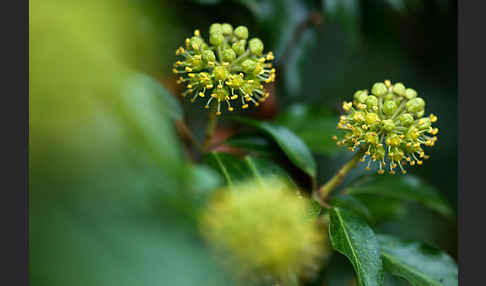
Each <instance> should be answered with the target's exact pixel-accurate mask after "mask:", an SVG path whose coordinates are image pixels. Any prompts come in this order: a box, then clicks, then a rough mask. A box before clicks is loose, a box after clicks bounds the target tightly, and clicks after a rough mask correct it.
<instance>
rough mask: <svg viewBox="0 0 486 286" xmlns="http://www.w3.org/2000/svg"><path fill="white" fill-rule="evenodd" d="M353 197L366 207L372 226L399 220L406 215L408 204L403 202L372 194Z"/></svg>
mask: <svg viewBox="0 0 486 286" xmlns="http://www.w3.org/2000/svg"><path fill="white" fill-rule="evenodd" d="M353 197H354V198H356V199H357V200H359V201H360V202H361V203H362V204H364V205H365V206H366V208H367V209H368V211H369V214H370V216H371V218H372V220H371V221H372V224H374V225H377V224H381V223H384V222H387V221H390V220H393V219H398V218H401V217H403V216H404V215H406V214H407V213H408V211H407V203H408V202H407V201H404V200H400V199H395V198H391V197H383V196H380V195H372V194H356V195H353Z"/></svg>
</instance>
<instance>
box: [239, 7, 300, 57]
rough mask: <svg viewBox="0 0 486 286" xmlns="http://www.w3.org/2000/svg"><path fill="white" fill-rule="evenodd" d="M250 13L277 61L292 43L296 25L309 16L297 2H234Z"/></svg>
mask: <svg viewBox="0 0 486 286" xmlns="http://www.w3.org/2000/svg"><path fill="white" fill-rule="evenodd" d="M235 1H237V2H240V3H241V4H242V5H245V6H246V7H248V9H250V11H252V13H253V14H254V15H255V18H256V19H257V20H258V22H259V24H260V26H261V27H262V28H263V30H264V32H265V34H266V36H267V37H266V38H265V43H269V44H268V45H269V46H270V48H272V49H273V50H274V52H275V56H276V57H277V60H279V56H281V55H282V53H283V51H284V50H285V49H286V47H287V46H288V45H289V43H290V41H292V37H293V35H294V32H295V30H296V28H297V27H298V25H299V24H300V23H301V22H303V21H305V19H306V18H307V17H308V15H309V9H308V7H307V6H306V5H305V4H304V3H303V1H298V0H272V1H270V0H235Z"/></svg>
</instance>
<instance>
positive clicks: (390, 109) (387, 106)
mask: <svg viewBox="0 0 486 286" xmlns="http://www.w3.org/2000/svg"><path fill="white" fill-rule="evenodd" d="M395 110H397V104H396V103H395V101H393V100H387V101H385V103H384V104H383V113H385V114H386V115H392V114H393V113H394V112H395Z"/></svg>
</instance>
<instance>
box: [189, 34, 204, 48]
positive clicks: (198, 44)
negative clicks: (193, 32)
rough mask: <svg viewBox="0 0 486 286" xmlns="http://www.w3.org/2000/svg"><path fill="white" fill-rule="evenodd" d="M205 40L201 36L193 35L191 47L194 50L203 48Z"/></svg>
mask: <svg viewBox="0 0 486 286" xmlns="http://www.w3.org/2000/svg"><path fill="white" fill-rule="evenodd" d="M203 44H204V41H203V39H201V38H199V37H192V38H191V40H190V47H191V48H192V49H194V50H201V49H202V47H203Z"/></svg>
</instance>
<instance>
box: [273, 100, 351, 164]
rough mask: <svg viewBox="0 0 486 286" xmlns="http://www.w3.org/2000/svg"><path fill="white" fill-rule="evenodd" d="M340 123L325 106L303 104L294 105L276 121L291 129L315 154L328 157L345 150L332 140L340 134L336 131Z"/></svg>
mask: <svg viewBox="0 0 486 286" xmlns="http://www.w3.org/2000/svg"><path fill="white" fill-rule="evenodd" d="M338 121H339V118H338V116H337V115H336V114H334V113H333V112H331V111H330V110H329V109H328V108H326V107H324V106H309V105H302V104H296V105H292V106H291V107H289V108H288V109H287V110H285V111H283V112H282V113H281V114H280V115H279V117H278V118H277V119H276V123H278V124H281V125H283V126H285V127H287V128H289V129H290V130H292V131H293V132H295V134H296V135H297V136H299V137H300V138H302V140H304V142H305V143H306V144H307V146H309V148H310V149H311V150H312V151H313V152H315V153H320V154H323V155H327V156H330V155H335V154H338V153H341V152H343V151H344V150H345V149H344V148H339V147H338V146H337V145H336V141H334V140H333V139H332V137H333V136H334V135H339V134H340V131H339V130H337V129H336V125H337V122H338Z"/></svg>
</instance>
